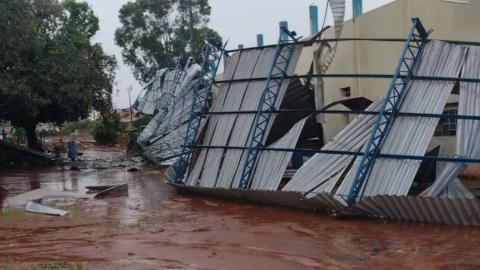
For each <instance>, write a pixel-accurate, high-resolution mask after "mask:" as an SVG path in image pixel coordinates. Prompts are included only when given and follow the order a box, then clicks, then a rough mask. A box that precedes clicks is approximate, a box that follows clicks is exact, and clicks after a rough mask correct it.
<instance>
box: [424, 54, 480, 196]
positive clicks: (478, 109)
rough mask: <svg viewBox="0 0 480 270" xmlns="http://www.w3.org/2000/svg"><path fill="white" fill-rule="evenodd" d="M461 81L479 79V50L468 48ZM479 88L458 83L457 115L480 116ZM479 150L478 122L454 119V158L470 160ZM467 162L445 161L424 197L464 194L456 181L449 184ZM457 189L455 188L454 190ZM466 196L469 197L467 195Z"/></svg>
mask: <svg viewBox="0 0 480 270" xmlns="http://www.w3.org/2000/svg"><path fill="white" fill-rule="evenodd" d="M461 76H462V77H463V78H475V79H477V78H480V50H479V49H478V48H473V47H472V48H469V51H468V52H467V58H466V60H465V65H464V68H463V72H462V74H461ZM479 103H480V85H479V84H478V83H468V82H461V83H460V101H459V104H458V114H459V115H471V116H479V115H480V106H479ZM479 150H480V121H475V120H466V119H458V120H457V145H456V156H459V157H464V158H474V157H475V156H476V155H477V154H478V152H479ZM467 165H468V163H460V162H456V163H453V162H449V163H446V164H445V166H444V170H443V171H442V172H441V174H440V175H439V176H438V178H437V180H436V181H435V183H433V185H432V186H431V187H430V190H429V191H428V193H427V196H431V197H435V196H438V195H439V194H442V192H444V191H445V189H447V191H452V189H453V190H457V193H459V195H462V194H464V192H462V190H463V189H462V187H461V186H459V181H457V184H456V185H454V186H451V185H450V184H451V183H452V182H453V181H456V180H455V179H456V178H457V177H458V175H459V174H460V173H461V172H462V171H463V170H464V169H465V168H466V167H467ZM456 187H458V188H456ZM467 196H469V195H467Z"/></svg>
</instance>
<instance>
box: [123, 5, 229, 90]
mask: <svg viewBox="0 0 480 270" xmlns="http://www.w3.org/2000/svg"><path fill="white" fill-rule="evenodd" d="M210 13H211V7H210V6H209V4H208V0H136V1H135V2H128V3H127V4H125V5H124V6H123V7H122V8H121V9H120V15H119V19H120V23H121V24H122V26H121V27H120V28H118V29H117V30H116V32H115V41H116V43H117V45H118V46H120V47H121V48H122V49H123V51H122V55H123V59H124V61H125V63H126V64H127V65H129V66H130V67H131V68H132V70H133V73H134V75H135V78H136V79H137V80H138V81H140V82H143V83H146V82H148V81H150V80H151V79H152V77H153V76H154V75H155V72H156V71H157V70H158V69H160V68H164V67H169V66H171V65H172V64H173V62H174V58H175V57H177V56H182V55H188V56H192V57H194V59H195V60H196V61H197V62H198V63H201V61H202V58H203V48H204V45H205V40H207V39H211V40H213V41H215V42H217V43H221V42H222V39H221V37H220V35H219V34H218V33H217V32H216V31H214V30H213V29H210V28H208V27H207V24H208V22H209V16H210Z"/></svg>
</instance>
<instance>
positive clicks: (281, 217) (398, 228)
mask: <svg viewBox="0 0 480 270" xmlns="http://www.w3.org/2000/svg"><path fill="white" fill-rule="evenodd" d="M162 179H163V172H162V171H158V170H144V171H142V172H135V173H130V172H127V171H126V169H125V168H111V169H106V170H83V171H69V170H65V171H62V170H61V169H60V168H44V169H39V168H28V167H25V168H16V169H9V170H4V171H2V172H0V191H1V192H0V198H1V199H2V201H3V199H4V198H5V197H6V196H14V195H18V194H21V193H24V192H26V191H29V190H33V189H38V188H48V189H56V190H63V189H66V190H73V191H75V192H79V193H85V192H86V189H85V186H89V185H107V184H115V183H124V182H128V184H129V194H128V196H125V197H118V198H112V199H106V200H95V199H92V200H85V201H80V202H78V203H77V204H76V205H75V206H74V207H72V208H70V209H68V211H70V214H69V216H67V217H49V216H42V215H35V214H30V213H28V214H26V213H17V214H15V215H12V214H3V215H1V214H0V262H1V261H2V260H4V261H5V260H8V261H9V262H12V263H14V264H18V265H22V264H24V263H34V262H48V261H69V262H82V263H83V264H84V265H85V266H88V267H89V269H219V270H220V269H222V270H223V269H480V260H478V257H479V256H480V248H479V246H480V232H479V230H478V228H477V227H471V226H448V225H432V224H422V223H405V222H392V221H383V220H370V219H331V218H329V217H328V216H327V215H326V214H323V213H309V212H299V211H294V210H289V209H284V208H277V207H270V206H261V205H253V204H247V203H239V202H234V201H225V200H217V199H212V198H204V197H195V196H187V195H181V194H177V193H176V192H175V190H174V189H173V188H172V187H170V186H168V185H166V184H164V183H163V181H162Z"/></svg>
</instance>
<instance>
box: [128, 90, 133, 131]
mask: <svg viewBox="0 0 480 270" xmlns="http://www.w3.org/2000/svg"><path fill="white" fill-rule="evenodd" d="M127 90H128V103H129V105H130V107H129V109H130V123H132V124H133V110H132V98H131V97H130V93H131V92H132V86H131V85H130V86H129V87H128V89H127Z"/></svg>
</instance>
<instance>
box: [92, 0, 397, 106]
mask: <svg viewBox="0 0 480 270" xmlns="http://www.w3.org/2000/svg"><path fill="white" fill-rule="evenodd" d="M86 1H87V2H88V3H89V4H90V5H91V6H92V8H93V10H94V11H95V13H96V14H97V15H98V16H99V18H100V31H99V32H98V34H97V36H96V37H95V39H96V41H97V42H99V43H101V44H102V45H103V48H104V49H105V51H106V52H107V53H109V54H114V55H116V56H117V60H118V62H119V65H120V69H119V71H118V74H117V82H118V85H117V88H118V89H119V94H118V96H117V93H114V103H115V104H116V106H117V107H118V108H126V107H128V92H127V88H128V86H130V85H131V86H132V87H133V91H132V99H135V97H136V96H137V95H138V93H139V92H140V90H141V86H140V85H139V84H138V82H137V81H136V80H135V79H134V77H133V75H132V73H131V71H130V69H129V68H128V67H127V66H126V65H125V64H123V61H122V55H121V50H120V48H119V47H117V46H116V45H115V42H114V32H115V29H117V28H118V27H119V26H120V23H119V21H118V11H119V10H120V8H121V7H122V5H123V4H125V3H127V2H128V0H86ZM392 1H393V0H363V10H364V12H367V11H369V10H372V9H374V8H377V7H379V6H381V5H383V4H385V3H388V2H392ZM326 3H327V1H326V0H317V1H314V0H242V1H234V0H210V5H211V6H212V16H211V21H210V27H211V28H213V29H215V30H216V31H218V32H219V33H220V35H221V36H222V37H223V39H224V40H225V41H226V40H227V39H228V40H229V45H228V48H230V49H233V48H236V47H237V46H238V44H244V45H245V46H246V47H251V46H256V42H257V40H256V36H257V34H263V35H264V43H265V44H273V43H275V42H276V41H277V39H278V23H279V22H280V21H282V20H286V21H288V23H289V28H290V29H292V30H295V31H296V32H297V33H298V35H300V36H307V35H309V32H310V30H309V27H310V26H309V25H310V24H309V15H308V7H309V6H310V5H311V4H316V5H317V6H318V8H319V16H320V18H319V19H320V24H321V23H322V21H323V14H324V11H325V6H326ZM351 7H352V5H351V1H350V0H347V14H346V17H347V19H348V18H351V17H352V9H351ZM332 23H333V20H332V18H331V14H330V13H329V14H328V15H327V20H326V24H327V25H331V24H332Z"/></svg>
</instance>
